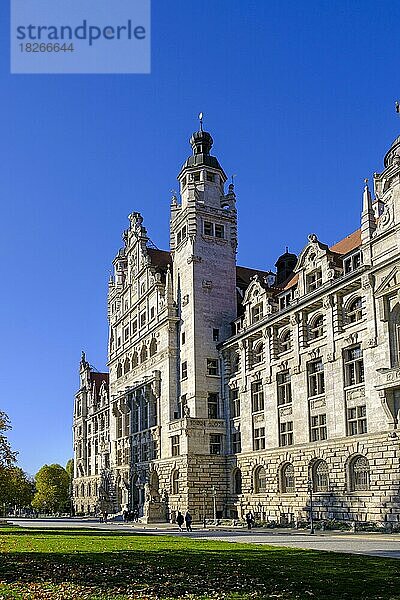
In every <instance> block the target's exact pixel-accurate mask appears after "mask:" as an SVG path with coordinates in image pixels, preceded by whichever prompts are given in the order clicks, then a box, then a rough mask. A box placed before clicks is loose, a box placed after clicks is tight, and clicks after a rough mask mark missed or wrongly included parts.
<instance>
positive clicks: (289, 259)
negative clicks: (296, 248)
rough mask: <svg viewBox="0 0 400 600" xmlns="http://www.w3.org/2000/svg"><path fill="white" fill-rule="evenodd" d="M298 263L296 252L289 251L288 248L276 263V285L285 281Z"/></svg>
mask: <svg viewBox="0 0 400 600" xmlns="http://www.w3.org/2000/svg"><path fill="white" fill-rule="evenodd" d="M296 263H297V256H296V254H292V253H291V252H289V250H288V248H286V251H285V253H284V254H282V255H281V256H280V257H279V258H278V260H277V261H276V263H275V267H276V285H279V284H280V283H283V282H284V281H285V280H286V279H287V278H288V277H290V275H292V273H293V271H294V268H295V266H296Z"/></svg>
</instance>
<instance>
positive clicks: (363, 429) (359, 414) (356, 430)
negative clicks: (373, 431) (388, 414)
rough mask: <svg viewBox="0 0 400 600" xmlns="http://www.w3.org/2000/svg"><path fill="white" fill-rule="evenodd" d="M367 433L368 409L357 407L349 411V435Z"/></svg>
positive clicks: (364, 406) (363, 406)
mask: <svg viewBox="0 0 400 600" xmlns="http://www.w3.org/2000/svg"><path fill="white" fill-rule="evenodd" d="M360 433H367V407H366V405H365V404H363V405H362V406H355V407H354V408H348V409H347V435H357V434H360Z"/></svg>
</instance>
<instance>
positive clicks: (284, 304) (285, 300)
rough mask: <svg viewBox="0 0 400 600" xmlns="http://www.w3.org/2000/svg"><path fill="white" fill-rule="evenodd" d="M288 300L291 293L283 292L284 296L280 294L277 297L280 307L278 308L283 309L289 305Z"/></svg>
mask: <svg viewBox="0 0 400 600" xmlns="http://www.w3.org/2000/svg"><path fill="white" fill-rule="evenodd" d="M290 300H291V293H290V292H289V293H288V294H285V295H284V296H281V297H280V298H279V308H280V310H283V309H285V308H287V307H288V306H289V305H290Z"/></svg>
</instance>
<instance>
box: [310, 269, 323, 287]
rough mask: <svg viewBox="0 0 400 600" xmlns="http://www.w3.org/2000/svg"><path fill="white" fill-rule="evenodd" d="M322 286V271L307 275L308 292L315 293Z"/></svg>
mask: <svg viewBox="0 0 400 600" xmlns="http://www.w3.org/2000/svg"><path fill="white" fill-rule="evenodd" d="M321 285H322V271H321V269H317V270H316V271H313V272H312V273H310V274H309V275H307V292H313V291H314V290H316V289H317V288H319V287H320V286H321Z"/></svg>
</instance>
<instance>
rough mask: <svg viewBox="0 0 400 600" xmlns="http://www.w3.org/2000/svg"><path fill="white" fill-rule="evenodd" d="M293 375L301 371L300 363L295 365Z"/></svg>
mask: <svg viewBox="0 0 400 600" xmlns="http://www.w3.org/2000/svg"><path fill="white" fill-rule="evenodd" d="M292 372H293V375H298V374H299V373H300V365H294V367H293V368H292Z"/></svg>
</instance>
